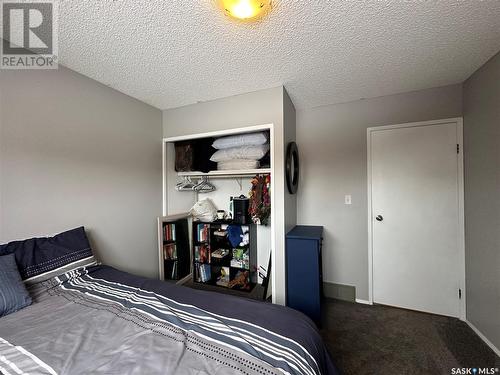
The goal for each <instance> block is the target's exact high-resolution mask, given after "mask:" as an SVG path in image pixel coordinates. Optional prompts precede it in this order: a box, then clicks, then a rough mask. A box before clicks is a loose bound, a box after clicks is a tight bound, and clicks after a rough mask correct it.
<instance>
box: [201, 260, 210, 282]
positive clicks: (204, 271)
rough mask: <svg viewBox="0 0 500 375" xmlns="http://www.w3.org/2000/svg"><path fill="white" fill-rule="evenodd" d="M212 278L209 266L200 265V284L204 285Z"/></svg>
mask: <svg viewBox="0 0 500 375" xmlns="http://www.w3.org/2000/svg"><path fill="white" fill-rule="evenodd" d="M211 278H212V275H211V270H210V265H209V264H200V281H201V282H202V283H206V282H208V281H210V279H211Z"/></svg>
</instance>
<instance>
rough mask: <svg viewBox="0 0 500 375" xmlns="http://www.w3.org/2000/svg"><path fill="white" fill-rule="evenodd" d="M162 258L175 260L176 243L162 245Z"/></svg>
mask: <svg viewBox="0 0 500 375" xmlns="http://www.w3.org/2000/svg"><path fill="white" fill-rule="evenodd" d="M163 259H165V260H177V245H176V244H175V243H168V244H165V245H163Z"/></svg>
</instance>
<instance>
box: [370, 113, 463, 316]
mask: <svg viewBox="0 0 500 375" xmlns="http://www.w3.org/2000/svg"><path fill="white" fill-rule="evenodd" d="M376 129H377V128H372V129H371V131H370V132H369V142H370V155H371V196H372V200H371V204H372V210H371V213H372V215H371V216H372V218H371V225H372V256H373V258H372V259H373V300H374V302H376V303H380V304H386V305H392V306H397V307H403V308H408V309H412V310H420V311H426V312H431V313H436V314H442V315H449V316H455V317H458V316H459V313H460V301H459V287H460V265H461V262H460V256H461V251H460V244H459V236H460V231H459V222H460V220H459V197H460V195H459V176H460V173H459V164H458V163H459V160H461V159H459V157H458V155H457V153H458V152H457V144H458V143H459V141H458V140H459V139H460V138H459V134H458V131H459V130H461V127H459V125H458V124H457V122H456V121H455V122H449V123H436V124H430V125H429V124H426V125H425V126H423V125H420V126H418V125H416V126H409V127H396V128H390V127H387V128H382V129H381V130H376ZM369 168H370V165H369Z"/></svg>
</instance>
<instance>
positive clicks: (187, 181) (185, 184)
mask: <svg viewBox="0 0 500 375" xmlns="http://www.w3.org/2000/svg"><path fill="white" fill-rule="evenodd" d="M196 185H197V184H196V183H194V182H193V181H192V180H191V177H189V176H185V177H184V180H183V181H181V182H179V183H177V185H175V190H177V191H193V188H194V187H195V186H196Z"/></svg>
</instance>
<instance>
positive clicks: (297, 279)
mask: <svg viewBox="0 0 500 375" xmlns="http://www.w3.org/2000/svg"><path fill="white" fill-rule="evenodd" d="M322 241H323V227H318V226H306V225H297V226H296V227H295V228H293V229H292V230H291V231H290V232H288V234H287V235H286V282H287V283H286V296H287V306H289V307H291V308H294V309H296V310H299V311H301V312H303V313H304V314H306V315H307V316H309V317H310V318H311V319H312V320H314V321H315V322H317V323H319V322H320V320H321V298H322V294H323V276H322V264H321V246H322Z"/></svg>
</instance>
